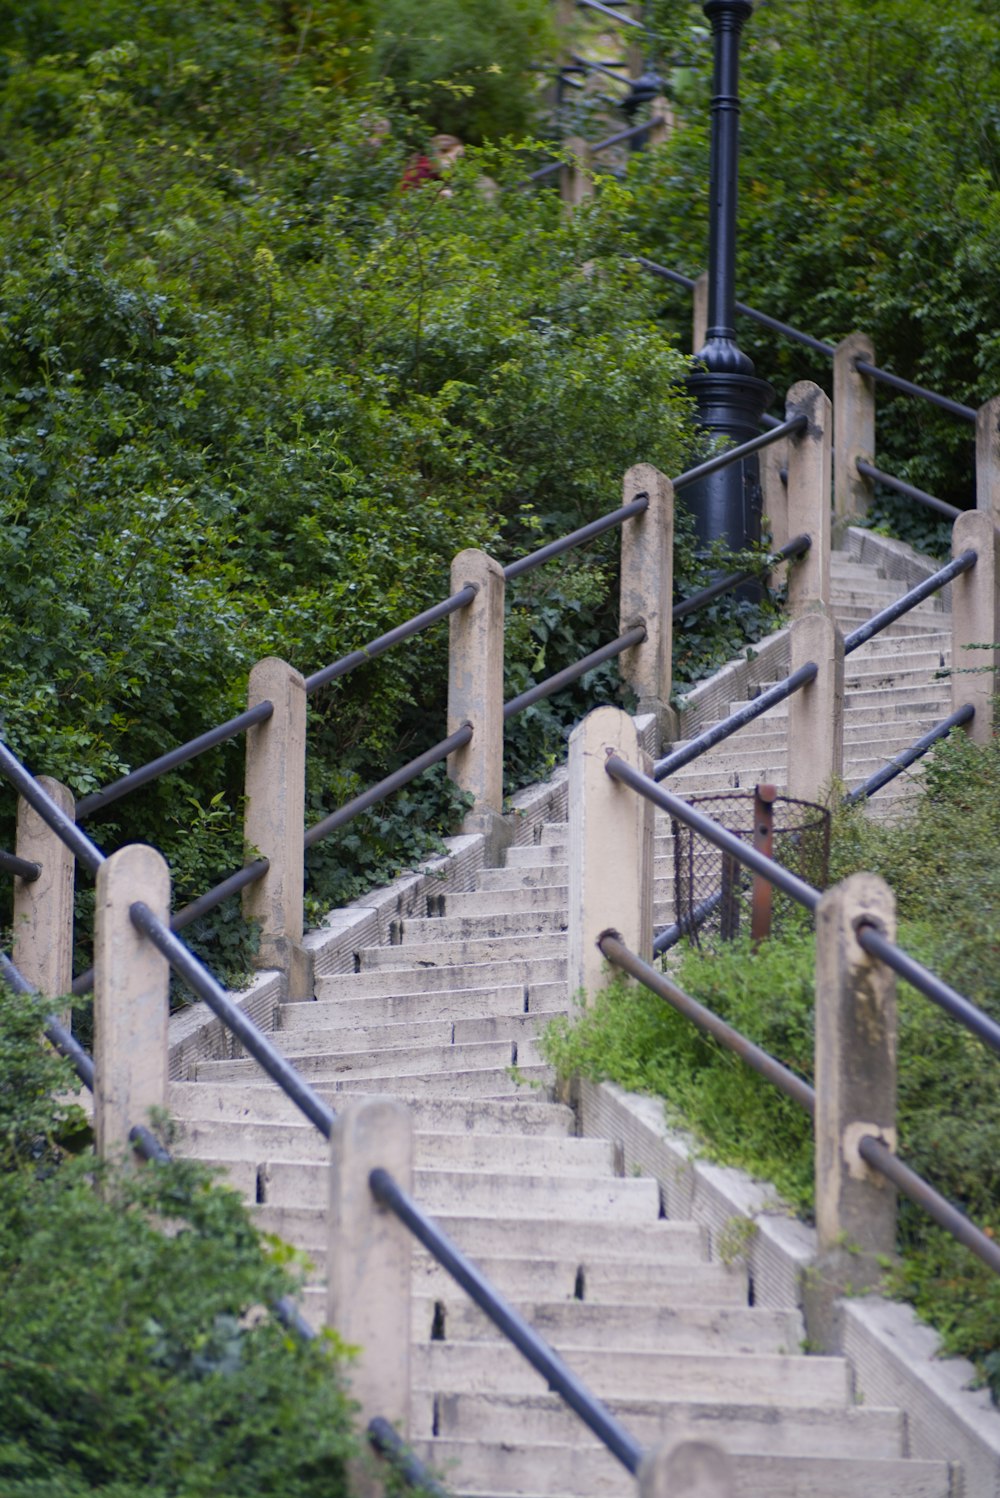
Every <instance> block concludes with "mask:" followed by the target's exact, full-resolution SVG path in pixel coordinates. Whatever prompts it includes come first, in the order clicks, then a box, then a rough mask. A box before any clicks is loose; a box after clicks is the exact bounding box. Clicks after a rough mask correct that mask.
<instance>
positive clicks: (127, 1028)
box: [94, 843, 170, 1156]
mask: <svg viewBox="0 0 1000 1498" xmlns="http://www.w3.org/2000/svg"><path fill="white" fill-rule="evenodd" d="M138 901H142V902H143V903H144V904H146V905H148V906H149V908H150V910H151V911H152V912H153V914H154V915H156V916H159V917H160V919H161V920H162V921H163V922H164V923H165V924H166V923H167V922H169V920H170V870H169V869H168V868H167V864H166V860H165V859H164V858H163V857H162V855H161V854H159V853H158V852H157V851H156V849H155V848H148V847H146V846H145V844H143V843H133V844H131V845H130V846H129V847H127V848H120V849H119V850H118V852H117V853H112V855H111V857H110V858H108V859H107V860H106V861H105V862H104V863H103V864H102V865H101V867H100V869H99V870H98V873H97V904H96V908H95V912H94V1074H95V1075H94V1131H95V1134H96V1143H97V1152H98V1154H99V1155H102V1156H107V1155H109V1154H118V1153H119V1152H121V1151H123V1150H125V1151H127V1150H128V1149H129V1148H130V1146H129V1142H128V1136H129V1131H130V1130H131V1129H132V1128H134V1127H135V1126H136V1125H137V1124H145V1123H148V1121H149V1110H150V1109H151V1108H163V1107H165V1106H166V1101H167V1020H168V1018H169V987H170V968H169V965H168V963H167V959H166V958H165V957H163V956H161V955H160V953H159V952H158V951H157V949H156V948H155V947H154V946H153V944H152V942H151V941H150V940H149V938H148V937H146V936H143V934H142V933H141V932H140V931H138V930H137V929H136V927H135V926H133V924H132V922H131V920H130V918H129V909H130V907H131V906H132V905H133V904H134V903H136V902H138Z"/></svg>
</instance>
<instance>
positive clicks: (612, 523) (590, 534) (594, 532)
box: [503, 494, 649, 583]
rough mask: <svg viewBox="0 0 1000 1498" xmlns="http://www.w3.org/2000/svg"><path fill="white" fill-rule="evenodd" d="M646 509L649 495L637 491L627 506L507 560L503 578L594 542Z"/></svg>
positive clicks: (519, 573)
mask: <svg viewBox="0 0 1000 1498" xmlns="http://www.w3.org/2000/svg"><path fill="white" fill-rule="evenodd" d="M648 509H649V495H648V494H637V495H636V496H635V499H633V500H630V501H629V503H628V504H627V505H622V506H621V508H620V509H617V510H612V511H610V513H609V514H607V515H602V516H601V517H600V518H599V519H598V520H591V521H589V522H588V523H587V524H586V525H581V526H579V527H578V528H577V529H576V530H575V531H570V532H569V534H568V535H565V536H561V537H560V538H559V540H558V541H550V542H549V543H548V545H547V546H540V547H539V548H538V550H537V551H531V552H529V553H528V554H527V556H523V557H518V558H517V560H516V561H514V562H509V563H508V564H507V566H506V567H505V568H504V569H503V575H504V580H505V581H506V582H508V583H509V582H513V580H514V578H515V577H521V576H522V574H523V573H525V572H533V571H534V569H535V568H536V567H541V565H542V563H543V562H551V561H552V560H553V558H554V557H558V556H562V554H563V552H565V551H572V550H573V549H574V548H575V547H577V546H583V544H584V543H585V542H587V541H593V540H594V539H595V537H597V536H602V535H603V534H604V533H605V531H610V530H614V529H615V527H616V526H619V525H624V524H625V521H626V520H631V519H632V518H633V516H635V515H642V514H643V513H644V512H645V511H646V510H648Z"/></svg>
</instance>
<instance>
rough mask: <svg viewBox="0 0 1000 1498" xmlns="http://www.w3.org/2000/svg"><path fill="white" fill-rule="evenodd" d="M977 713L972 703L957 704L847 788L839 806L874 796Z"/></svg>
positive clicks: (969, 721)
mask: <svg viewBox="0 0 1000 1498" xmlns="http://www.w3.org/2000/svg"><path fill="white" fill-rule="evenodd" d="M975 716H976V710H975V708H974V707H973V706H972V704H971V703H969V702H967V703H966V704H965V706H964V707H960V708H957V709H956V711H955V712H953V713H949V715H948V717H947V718H944V719H942V721H941V722H940V723H938V724H937V725H936V727H934V728H931V729H928V731H927V733H925V734H922V735H921V737H920V738H919V739H917V740H916V741H915V742H914V743H912V744H911V745H910V747H909V748H908V749H904V750H902V751H901V753H899V754H896V755H894V756H893V758H892V759H890V760H889V761H888V762H887V763H886V764H884V765H883V766H882V768H881V769H880V770H876V771H875V774H874V775H870V776H869V777H868V779H867V780H866V781H865V783H864V785H859V786H858V788H857V790H854V791H849V792H848V793H847V795H846V796H844V798H843V800H842V801H841V805H842V806H853V805H854V804H855V802H857V801H864V800H865V799H866V798H867V797H868V796H874V794H875V792H876V791H880V790H881V789H882V787H883V786H884V785H888V784H889V782H890V780H895V778H896V776H897V775H902V773H903V771H904V770H907V769H909V767H910V765H912V764H914V763H915V762H916V761H917V760H918V759H920V758H921V757H922V756H923V755H925V754H926V753H927V752H928V750H929V749H933V748H934V745H935V744H937V743H939V742H940V741H941V739H944V738H947V736H948V734H949V733H951V730H952V729H953V728H961V727H962V726H963V725H964V724H966V723H971V722H972V720H973V718H974V717H975Z"/></svg>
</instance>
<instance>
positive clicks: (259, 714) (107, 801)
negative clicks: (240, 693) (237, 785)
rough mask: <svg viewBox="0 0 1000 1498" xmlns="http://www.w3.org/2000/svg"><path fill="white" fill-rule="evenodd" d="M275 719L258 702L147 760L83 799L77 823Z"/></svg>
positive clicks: (269, 709)
mask: <svg viewBox="0 0 1000 1498" xmlns="http://www.w3.org/2000/svg"><path fill="white" fill-rule="evenodd" d="M273 715H274V704H273V703H271V702H258V703H256V704H255V705H254V706H253V707H250V708H247V710H246V712H244V713H240V714H239V716H238V717H235V718H230V719H229V722H228V723H220V724H219V726H218V727H217V728H210V729H208V730H207V732H205V733H201V734H199V735H198V737H197V738H194V739H190V740H189V741H188V743H186V744H179V745H178V746H177V748H176V749H170V750H168V751H167V753H166V754H161V755H160V756H159V758H158V759H152V760H150V762H149V764H148V765H141V766H140V767H139V768H138V769H136V770H133V771H132V772H131V774H129V775H123V776H122V778H121V780H116V781H114V782H113V783H112V784H111V785H108V786H105V788H104V789H103V790H101V791H93V792H92V793H91V794H90V795H89V796H84V797H82V798H81V800H79V801H78V802H77V804H76V819H77V821H78V822H84V821H86V820H87V818H88V817H92V816H94V814H95V813H96V812H99V811H103V810H104V808H105V807H106V806H110V805H111V804H112V802H114V801H117V800H119V799H120V797H122V796H127V795H129V794H130V793H131V792H132V791H137V790H138V789H139V787H140V786H142V785H148V783H149V782H150V781H151V780H157V779H158V778H159V777H160V776H161V775H166V774H167V772H168V771H169V770H176V769H177V767H178V766H179V765H183V764H187V762H188V761H189V760H192V759H195V758H197V756H198V755H199V754H204V753H206V751H207V750H209V749H214V748H216V747H217V745H219V744H224V743H226V741H227V740H228V739H234V738H236V737H237V735H238V734H241V733H244V732H245V731H246V729H248V728H253V727H255V725H256V724H258V723H266V722H267V721H268V719H269V718H271V717H273Z"/></svg>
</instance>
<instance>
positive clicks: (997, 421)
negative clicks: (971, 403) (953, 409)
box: [976, 395, 1000, 529]
mask: <svg viewBox="0 0 1000 1498" xmlns="http://www.w3.org/2000/svg"><path fill="white" fill-rule="evenodd" d="M976 508H977V509H978V510H983V511H985V513H986V514H987V515H990V516H992V519H993V524H994V525H995V526H996V527H997V528H998V529H1000V395H995V396H994V397H993V399H992V400H988V401H987V402H986V404H985V405H982V406H980V407H979V410H978V411H977V413H976Z"/></svg>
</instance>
